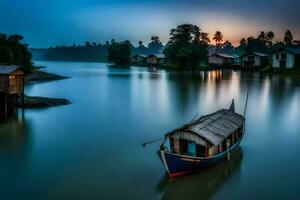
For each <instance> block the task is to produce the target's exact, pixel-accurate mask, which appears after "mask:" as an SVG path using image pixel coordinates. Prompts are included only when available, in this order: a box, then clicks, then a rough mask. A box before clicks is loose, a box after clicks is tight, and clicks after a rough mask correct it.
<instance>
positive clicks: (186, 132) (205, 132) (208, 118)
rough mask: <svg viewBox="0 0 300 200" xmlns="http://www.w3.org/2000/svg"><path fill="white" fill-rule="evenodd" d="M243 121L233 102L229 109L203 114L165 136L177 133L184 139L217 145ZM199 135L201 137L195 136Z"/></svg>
mask: <svg viewBox="0 0 300 200" xmlns="http://www.w3.org/2000/svg"><path fill="white" fill-rule="evenodd" d="M244 122H245V118H244V116H242V115H240V114H238V113H236V112H235V111H234V104H232V105H231V107H230V109H221V110H218V111H217V112H214V113H212V114H210V115H205V116H202V117H200V118H199V119H197V120H195V121H193V122H191V123H189V124H186V125H184V126H183V127H181V128H179V129H176V130H174V131H172V132H170V133H168V134H166V136H167V137H170V136H172V135H173V134H174V135H177V136H176V137H181V136H182V137H183V138H184V139H187V140H190V141H195V142H196V143H198V144H201V145H205V144H203V141H201V139H202V140H205V141H206V142H209V143H210V144H212V145H214V146H217V145H219V144H220V143H222V142H223V141H224V140H225V139H226V138H227V137H228V136H229V135H231V134H232V133H233V132H234V131H236V130H237V129H239V128H240V127H241V126H242V125H243V124H244ZM178 134H179V135H178ZM195 135H196V136H199V137H200V138H201V139H200V140H199V138H197V137H195Z"/></svg>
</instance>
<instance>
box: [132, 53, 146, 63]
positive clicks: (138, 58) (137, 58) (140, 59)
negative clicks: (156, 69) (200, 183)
mask: <svg viewBox="0 0 300 200" xmlns="http://www.w3.org/2000/svg"><path fill="white" fill-rule="evenodd" d="M130 61H131V62H132V63H146V61H147V56H146V55H144V54H135V55H133V56H131V58H130Z"/></svg>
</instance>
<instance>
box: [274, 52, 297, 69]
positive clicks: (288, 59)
mask: <svg viewBox="0 0 300 200" xmlns="http://www.w3.org/2000/svg"><path fill="white" fill-rule="evenodd" d="M272 67H274V68H280V69H291V68H295V67H299V68H300V48H280V49H277V50H276V51H274V52H273V53H272Z"/></svg>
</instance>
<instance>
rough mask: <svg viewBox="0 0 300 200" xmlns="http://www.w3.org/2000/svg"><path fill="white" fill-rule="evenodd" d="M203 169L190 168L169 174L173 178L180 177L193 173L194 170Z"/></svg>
mask: <svg viewBox="0 0 300 200" xmlns="http://www.w3.org/2000/svg"><path fill="white" fill-rule="evenodd" d="M202 170H203V169H194V170H189V171H184V172H177V173H170V174H169V176H170V177H171V178H176V177H179V176H184V175H187V174H191V173H193V172H199V171H202Z"/></svg>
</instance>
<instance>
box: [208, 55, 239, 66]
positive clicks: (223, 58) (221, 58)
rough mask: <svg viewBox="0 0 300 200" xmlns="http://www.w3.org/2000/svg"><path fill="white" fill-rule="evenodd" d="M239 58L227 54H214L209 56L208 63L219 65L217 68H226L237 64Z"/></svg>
mask: <svg viewBox="0 0 300 200" xmlns="http://www.w3.org/2000/svg"><path fill="white" fill-rule="evenodd" d="M237 59H238V56H235V55H230V54H226V53H214V54H212V55H210V56H208V63H209V64H210V65H217V66H225V65H230V64H233V63H236V62H237Z"/></svg>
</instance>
